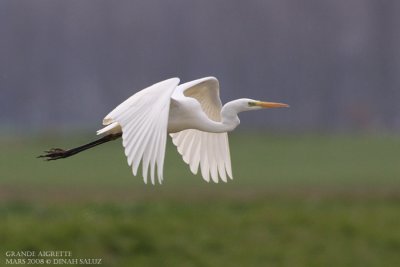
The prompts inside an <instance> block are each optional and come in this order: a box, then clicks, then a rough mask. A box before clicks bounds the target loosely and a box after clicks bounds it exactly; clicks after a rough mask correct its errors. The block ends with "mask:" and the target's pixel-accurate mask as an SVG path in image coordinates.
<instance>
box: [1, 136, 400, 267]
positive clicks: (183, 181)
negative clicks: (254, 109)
mask: <svg viewBox="0 0 400 267" xmlns="http://www.w3.org/2000/svg"><path fill="white" fill-rule="evenodd" d="M89 139H90V138H89ZM86 141H88V139H87V138H84V137H79V138H78V137H77V138H73V139H63V138H55V137H51V138H49V137H41V138H36V139H34V140H33V139H29V140H28V139H24V138H2V139H0V149H1V154H0V164H1V166H0V177H1V178H0V185H1V188H0V200H1V203H0V215H1V219H0V253H1V254H0V255H1V257H0V266H5V265H6V264H5V263H6V262H5V260H6V258H7V257H6V256H5V252H6V251H21V250H35V251H39V250H68V251H71V252H72V254H73V257H75V258H102V259H103V261H102V263H103V264H102V265H103V266H221V265H227V266H363V267H364V266H400V253H399V251H400V157H399V155H400V137H396V136H380V137H379V136H378V137H377V136H300V137H295V136H283V137H278V136H271V135H267V136H264V135H256V134H253V135H251V134H246V135H244V134H239V135H233V136H232V137H231V140H230V141H231V154H232V155H231V156H232V164H233V172H234V180H233V181H230V182H229V183H227V184H225V183H219V184H212V183H210V184H207V183H206V182H204V181H202V179H201V178H200V176H193V175H191V174H190V172H189V169H188V168H187V166H186V165H185V164H184V163H183V162H182V161H181V159H180V157H179V155H178V154H177V152H176V151H175V148H174V147H172V146H170V145H169V146H168V149H167V157H166V163H165V168H164V169H165V174H164V177H165V182H164V184H163V185H162V186H159V185H157V186H151V185H144V184H143V182H142V180H141V178H139V177H132V176H131V172H130V169H129V168H128V167H127V164H126V160H125V157H124V155H123V152H122V149H121V145H120V143H119V141H116V142H114V143H110V144H107V145H104V146H102V147H98V148H95V149H93V150H92V151H91V152H86V153H83V154H80V155H78V156H76V157H74V158H70V159H66V160H62V161H56V162H43V161H41V160H39V159H36V158H35V156H36V155H38V154H40V153H41V152H42V151H43V150H44V149H46V148H49V147H55V146H61V147H71V146H75V145H77V144H81V143H84V142H86ZM44 266H49V265H44ZM58 266H62V265H58Z"/></svg>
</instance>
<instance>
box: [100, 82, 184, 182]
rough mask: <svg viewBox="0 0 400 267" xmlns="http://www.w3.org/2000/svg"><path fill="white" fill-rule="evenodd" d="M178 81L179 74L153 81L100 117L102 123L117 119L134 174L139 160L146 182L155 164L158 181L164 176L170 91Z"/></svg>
mask: <svg viewBox="0 0 400 267" xmlns="http://www.w3.org/2000/svg"><path fill="white" fill-rule="evenodd" d="M178 84H179V79H178V78H172V79H168V80H165V81H162V82H159V83H156V84H154V85H152V86H150V87H147V88H145V89H143V90H142V91H140V92H138V93H136V94H134V95H133V96H131V97H130V98H128V99H127V100H125V101H124V102H123V103H121V104H120V105H119V106H117V107H116V108H115V109H114V110H113V111H111V112H110V113H109V114H108V115H107V116H106V117H105V118H104V120H103V124H104V125H111V124H113V123H115V122H117V123H118V124H119V125H120V126H121V128H122V139H123V142H122V144H123V146H124V148H125V155H126V156H127V158H128V164H129V165H130V166H132V170H133V174H134V175H135V176H136V174H137V170H138V168H139V165H140V161H142V174H143V179H144V182H145V183H147V174H148V171H149V166H150V178H151V182H152V183H153V184H154V183H155V182H154V176H155V165H156V164H157V176H158V181H159V183H161V182H162V180H163V165H164V156H165V144H166V136H167V125H168V115H169V107H170V101H171V95H172V93H173V92H174V90H175V89H176V87H177V85H178Z"/></svg>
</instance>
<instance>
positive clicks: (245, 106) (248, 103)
mask: <svg viewBox="0 0 400 267" xmlns="http://www.w3.org/2000/svg"><path fill="white" fill-rule="evenodd" d="M236 104H237V105H238V108H239V109H240V110H241V111H249V110H257V109H263V108H288V107H289V105H288V104H284V103H276V102H264V101H259V100H254V99H249V98H242V99H239V100H237V103H236Z"/></svg>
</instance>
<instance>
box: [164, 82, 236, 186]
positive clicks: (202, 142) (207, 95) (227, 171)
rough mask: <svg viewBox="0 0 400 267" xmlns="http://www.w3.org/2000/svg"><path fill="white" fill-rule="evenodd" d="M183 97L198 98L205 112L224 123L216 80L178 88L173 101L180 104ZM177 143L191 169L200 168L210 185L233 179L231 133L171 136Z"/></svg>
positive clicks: (186, 132) (181, 133)
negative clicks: (228, 178)
mask: <svg viewBox="0 0 400 267" xmlns="http://www.w3.org/2000/svg"><path fill="white" fill-rule="evenodd" d="M182 97H192V98H194V99H196V100H197V101H198V102H199V103H200V105H201V108H202V110H203V111H204V113H205V114H206V115H207V116H208V117H209V118H210V119H212V120H214V121H221V109H222V104H221V100H220V98H219V84H218V80H217V79H216V78H214V77H207V78H203V79H199V80H195V81H192V82H188V83H185V84H182V85H180V86H178V88H177V90H176V91H175V92H174V95H173V96H172V98H174V99H176V100H177V101H179V98H182ZM170 135H171V137H172V141H173V143H174V144H175V145H176V146H177V148H178V152H179V153H180V154H181V155H182V157H183V160H184V161H185V162H186V163H187V164H189V166H190V170H191V171H192V172H193V173H194V174H197V172H198V168H199V166H200V170H201V175H202V177H203V179H204V180H205V181H207V182H209V181H210V176H211V179H212V180H213V181H214V182H216V183H217V182H218V174H219V177H220V178H221V179H222V181H224V182H226V181H227V176H229V177H230V178H231V179H232V167H231V159H230V153H229V142H228V134H227V133H209V132H202V131H199V130H194V129H189V130H184V131H181V132H178V133H172V134H170Z"/></svg>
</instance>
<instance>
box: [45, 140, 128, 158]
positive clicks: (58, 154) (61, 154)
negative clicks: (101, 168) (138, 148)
mask: <svg viewBox="0 0 400 267" xmlns="http://www.w3.org/2000/svg"><path fill="white" fill-rule="evenodd" d="M121 136H122V133H116V134H109V135H106V136H103V137H102V138H100V139H97V140H95V141H93V142H90V143H88V144H85V145H82V146H78V147H75V148H71V149H69V150H64V149H61V148H52V149H50V150H48V151H45V153H46V154H43V155H40V156H38V158H45V159H46V160H48V161H49V160H57V159H63V158H68V157H71V156H73V155H75V154H78V153H80V152H82V151H85V150H87V149H89V148H92V147H95V146H98V145H101V144H104V143H107V142H109V141H112V140H115V139H118V138H120V137H121Z"/></svg>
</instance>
